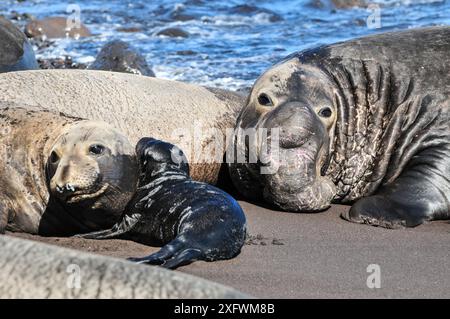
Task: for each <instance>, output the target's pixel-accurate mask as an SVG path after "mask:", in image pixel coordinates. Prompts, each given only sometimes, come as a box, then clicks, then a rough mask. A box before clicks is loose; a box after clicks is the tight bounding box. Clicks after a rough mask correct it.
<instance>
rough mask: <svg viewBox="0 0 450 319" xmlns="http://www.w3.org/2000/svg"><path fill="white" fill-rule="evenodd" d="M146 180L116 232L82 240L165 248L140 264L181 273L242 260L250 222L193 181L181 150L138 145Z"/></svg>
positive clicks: (156, 143)
mask: <svg viewBox="0 0 450 319" xmlns="http://www.w3.org/2000/svg"><path fill="white" fill-rule="evenodd" d="M136 154H137V156H138V159H139V162H140V170H141V175H140V179H139V186H138V190H137V192H136V194H135V196H134V197H133V199H132V200H131V202H130V203H129V204H128V206H127V208H126V209H125V213H124V215H123V216H122V220H121V221H120V222H119V223H117V224H116V225H115V226H114V227H112V229H110V230H105V231H98V232H94V233H90V234H84V235H79V237H82V238H90V239H107V238H117V237H118V238H123V239H130V240H134V241H137V242H141V243H144V244H149V245H152V246H162V245H165V246H164V247H162V249H161V250H160V251H158V252H156V253H154V254H152V255H150V256H147V257H143V258H130V260H132V261H135V262H138V263H148V264H154V265H161V266H163V267H166V268H176V267H178V266H181V265H183V264H187V263H190V262H192V261H196V260H206V261H215V260H220V259H230V258H233V257H235V256H236V255H238V254H239V253H240V251H241V248H242V246H243V244H244V241H245V236H246V219H245V215H244V212H243V211H242V208H241V207H240V206H239V204H238V203H237V202H236V201H235V200H234V199H233V198H232V197H231V196H230V195H228V194H227V193H225V192H224V191H222V190H220V189H218V188H216V187H214V186H211V185H209V184H206V183H201V182H197V181H193V180H192V179H191V178H190V177H189V165H188V164H187V160H186V157H185V156H184V154H183V152H182V151H181V150H180V149H179V148H177V147H176V146H174V145H172V144H169V143H166V142H162V141H160V140H155V139H153V138H143V139H141V140H140V141H139V142H138V144H137V146H136Z"/></svg>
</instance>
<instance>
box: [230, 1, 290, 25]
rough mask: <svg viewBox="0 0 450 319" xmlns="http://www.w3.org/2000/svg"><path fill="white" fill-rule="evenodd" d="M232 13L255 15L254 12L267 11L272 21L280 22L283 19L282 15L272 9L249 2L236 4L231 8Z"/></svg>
mask: <svg viewBox="0 0 450 319" xmlns="http://www.w3.org/2000/svg"><path fill="white" fill-rule="evenodd" d="M230 13H232V14H243V15H250V14H253V15H254V14H260V13H265V14H267V15H268V16H269V21H270V22H278V21H282V20H283V17H282V16H280V15H279V14H277V13H275V12H273V11H272V10H269V9H265V8H258V7H255V6H251V5H247V4H244V5H237V6H234V7H233V8H231V10H230Z"/></svg>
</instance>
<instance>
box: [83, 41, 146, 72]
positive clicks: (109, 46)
mask: <svg viewBox="0 0 450 319" xmlns="http://www.w3.org/2000/svg"><path fill="white" fill-rule="evenodd" d="M89 69H91V70H104V71H113V72H124V73H133V74H139V75H145V76H155V73H153V71H152V69H151V68H150V66H149V65H148V64H147V61H146V60H145V57H144V56H143V55H142V54H140V53H139V52H137V51H136V50H135V49H134V48H132V47H131V46H130V45H129V44H128V43H126V42H124V41H121V40H114V41H110V42H108V43H106V44H105V45H104V46H103V47H102V49H101V50H100V52H99V53H98V55H97V57H96V58H95V61H94V62H92V64H91V65H90V66H89Z"/></svg>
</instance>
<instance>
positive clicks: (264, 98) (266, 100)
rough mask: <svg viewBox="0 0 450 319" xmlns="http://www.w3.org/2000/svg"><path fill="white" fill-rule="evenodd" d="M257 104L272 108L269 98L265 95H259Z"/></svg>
mask: <svg viewBox="0 0 450 319" xmlns="http://www.w3.org/2000/svg"><path fill="white" fill-rule="evenodd" d="M258 103H259V104H261V105H264V106H273V102H272V100H271V98H270V97H269V96H268V95H267V94H266V93H261V94H260V95H259V96H258Z"/></svg>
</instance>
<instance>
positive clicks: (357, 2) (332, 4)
mask: <svg viewBox="0 0 450 319" xmlns="http://www.w3.org/2000/svg"><path fill="white" fill-rule="evenodd" d="M367 5H368V3H367V1H366V0H310V1H309V3H308V6H310V7H312V8H316V9H331V10H335V9H350V8H354V7H359V8H365V7H367ZM332 12H333V11H332Z"/></svg>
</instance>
